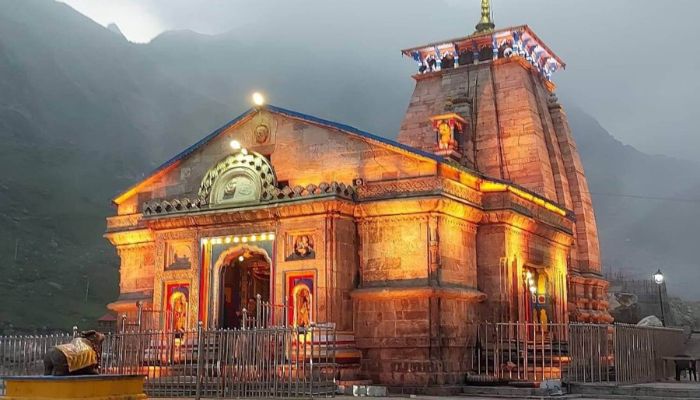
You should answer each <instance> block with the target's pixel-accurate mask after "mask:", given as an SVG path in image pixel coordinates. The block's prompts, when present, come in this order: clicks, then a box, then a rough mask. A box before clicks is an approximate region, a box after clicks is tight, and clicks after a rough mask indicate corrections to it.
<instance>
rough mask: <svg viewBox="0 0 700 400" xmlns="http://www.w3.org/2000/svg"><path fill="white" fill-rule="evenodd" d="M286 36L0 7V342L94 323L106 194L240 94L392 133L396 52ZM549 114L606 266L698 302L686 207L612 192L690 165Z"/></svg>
mask: <svg viewBox="0 0 700 400" xmlns="http://www.w3.org/2000/svg"><path fill="white" fill-rule="evenodd" d="M289 40H290V39H289V38H287V39H286V41H285V40H280V41H270V40H260V41H254V40H251V39H250V38H242V37H239V36H236V35H234V34H233V33H226V34H221V35H214V36H209V35H201V34H198V33H195V32H191V31H173V32H165V33H163V34H162V35H160V36H159V37H157V38H156V39H154V40H153V41H152V42H150V43H148V44H134V43H130V42H128V41H127V40H126V39H125V38H124V36H123V35H121V34H120V32H118V28H117V27H116V26H115V27H112V28H111V29H107V28H104V27H102V26H100V25H98V24H96V23H95V22H93V21H92V20H90V19H88V18H87V17H85V16H83V15H81V14H79V13H77V12H76V11H74V10H73V9H71V8H70V7H68V6H66V5H64V4H62V3H55V2H53V1H50V0H23V1H21V2H20V1H7V0H0V169H1V170H2V171H3V172H2V174H0V204H1V205H2V207H0V292H1V293H2V300H1V301H0V331H2V328H3V327H7V326H9V325H10V324H13V325H14V326H24V327H41V326H51V327H60V328H64V329H67V328H69V327H70V326H72V325H73V324H74V323H79V324H82V325H85V324H87V323H88V321H91V320H94V319H95V318H97V317H99V316H100V315H101V313H102V312H104V304H106V303H107V302H109V301H111V300H113V299H114V298H115V297H116V294H117V276H118V274H117V268H118V259H117V258H116V254H115V252H114V250H113V248H112V247H111V246H110V245H109V244H108V243H107V242H106V240H104V239H103V238H102V233H103V232H104V228H105V220H104V218H105V217H106V216H107V215H110V214H111V213H113V211H112V209H111V208H110V199H111V197H112V196H113V195H115V194H116V193H117V192H119V191H120V190H121V189H124V188H125V187H127V186H129V185H131V184H132V183H134V182H136V181H138V180H139V179H140V178H141V177H143V176H144V174H145V173H147V172H148V171H150V170H151V169H152V168H154V167H155V166H156V165H159V164H160V163H161V162H163V161H164V160H166V159H167V158H169V157H170V156H171V155H172V154H175V153H176V152H177V151H179V150H180V149H182V148H183V147H185V146H187V145H189V144H191V143H192V142H194V141H196V140H198V139H199V138H201V137H202V136H204V135H206V134H207V133H208V132H210V131H211V130H213V129H215V128H217V127H219V126H221V125H223V124H224V123H225V122H226V121H228V120H230V119H232V118H233V117H235V116H237V115H238V114H240V113H242V112H243V111H244V110H245V109H247V108H248V107H249V100H248V98H249V95H250V93H251V92H252V91H253V90H258V89H259V90H263V91H264V92H265V93H266V94H267V95H268V97H270V98H271V102H272V103H273V104H277V105H280V106H284V107H287V108H291V109H295V110H299V111H301V112H306V113H310V114H314V115H318V116H320V117H324V118H329V119H333V120H338V121H342V122H345V123H348V124H351V125H354V126H356V127H358V128H362V129H366V130H368V131H371V132H375V133H377V134H380V135H383V136H387V137H395V135H396V133H397V131H398V126H399V123H400V121H401V118H402V117H403V113H404V112H405V110H406V106H407V104H408V101H409V99H410V94H411V91H412V89H413V81H412V79H411V78H410V75H411V73H412V72H413V63H412V62H411V61H410V60H406V59H402V58H401V57H400V56H399V55H398V49H397V51H396V53H393V54H387V55H386V56H385V57H384V58H381V59H376V58H373V59H366V58H363V55H362V54H347V51H346V50H345V49H344V48H343V46H342V43H340V44H338V45H337V46H333V47H324V48H319V47H318V46H317V45H315V44H314V43H302V42H300V43H294V44H293V45H290V44H289ZM565 95H566V94H565V93H563V94H562V97H563V98H566V96H565ZM564 104H565V105H568V106H569V107H567V110H568V114H569V117H570V119H571V123H572V126H573V129H574V133H575V135H576V139H577V141H578V145H579V149H580V152H581V155H582V157H583V162H584V165H585V167H586V171H587V173H588V177H589V183H590V186H591V191H592V192H593V193H594V195H593V197H594V202H595V206H596V211H597V216H598V225H599V229H600V235H601V241H602V249H603V258H604V260H605V261H606V264H607V265H610V266H615V267H624V268H628V269H630V270H631V271H637V272H639V273H644V274H647V273H651V272H653V271H652V269H653V270H655V269H656V268H658V267H659V266H663V268H664V270H665V271H667V276H668V279H669V284H670V285H671V290H673V289H677V291H678V292H679V294H684V295H689V296H691V295H692V296H693V297H700V291H698V290H697V289H696V288H694V287H692V285H689V284H684V282H690V281H692V279H697V275H696V274H697V273H696V272H695V270H696V269H695V268H694V266H693V262H694V258H693V252H692V249H693V248H694V246H693V244H694V243H693V242H694V241H693V235H692V234H693V231H692V230H691V229H692V228H694V226H695V225H697V223H698V222H700V213H698V207H699V205H698V204H697V202H692V201H685V202H684V201H673V202H670V201H667V200H666V201H662V200H650V199H642V198H637V197H620V196H619V195H620V194H632V195H635V196H641V197H653V198H657V199H658V198H668V197H672V198H677V199H697V198H700V178H699V177H695V176H694V173H693V171H697V165H694V164H692V163H690V162H686V161H681V160H675V159H671V158H667V157H663V156H652V155H648V154H644V153H641V152H639V151H637V150H635V149H634V148H631V147H629V146H626V145H624V144H622V143H620V142H619V141H617V140H616V139H614V137H613V136H611V135H610V134H609V133H608V132H606V131H605V129H603V128H602V127H601V126H600V125H599V124H598V123H597V122H596V121H595V120H594V119H593V118H592V117H590V116H589V115H587V114H586V113H585V112H584V111H582V110H579V109H577V108H575V107H574V106H573V104H572V102H567V101H565V102H564ZM696 281H697V280H696ZM691 289H693V290H695V291H694V292H692V291H690V290H691ZM681 290H682V292H680V291H681Z"/></svg>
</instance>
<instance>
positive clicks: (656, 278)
mask: <svg viewBox="0 0 700 400" xmlns="http://www.w3.org/2000/svg"><path fill="white" fill-rule="evenodd" d="M654 282H656V284H657V285H658V286H659V306H660V307H661V325H662V326H666V318H664V300H663V297H661V285H662V284H663V283H664V274H662V273H661V270H660V269H659V270H658V271H656V273H655V274H654Z"/></svg>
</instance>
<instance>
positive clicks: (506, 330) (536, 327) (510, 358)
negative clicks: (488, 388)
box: [470, 322, 568, 381]
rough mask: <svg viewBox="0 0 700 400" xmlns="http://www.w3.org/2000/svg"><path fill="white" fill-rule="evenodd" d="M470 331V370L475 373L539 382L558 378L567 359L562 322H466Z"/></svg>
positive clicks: (512, 379) (503, 378) (497, 378)
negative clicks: (471, 337) (471, 342)
mask: <svg viewBox="0 0 700 400" xmlns="http://www.w3.org/2000/svg"><path fill="white" fill-rule="evenodd" d="M470 330H471V331H472V335H473V337H474V339H475V340H474V343H473V345H472V346H473V347H472V351H471V369H472V371H475V373H476V374H477V376H481V377H484V376H487V377H491V378H493V379H494V380H500V381H542V380H545V379H554V378H559V377H560V376H561V371H562V369H563V368H564V367H565V365H566V363H567V362H568V351H567V350H568V349H567V342H566V337H567V334H568V332H567V325H566V324H557V323H550V324H539V323H531V322H482V323H475V324H470ZM474 379H478V378H474Z"/></svg>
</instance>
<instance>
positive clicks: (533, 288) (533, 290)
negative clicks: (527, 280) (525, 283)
mask: <svg viewBox="0 0 700 400" xmlns="http://www.w3.org/2000/svg"><path fill="white" fill-rule="evenodd" d="M535 291H537V288H535V287H534V286H530V293H532V294H535Z"/></svg>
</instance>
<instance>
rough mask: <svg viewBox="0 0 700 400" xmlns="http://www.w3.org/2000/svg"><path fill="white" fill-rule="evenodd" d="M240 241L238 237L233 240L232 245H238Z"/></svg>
mask: <svg viewBox="0 0 700 400" xmlns="http://www.w3.org/2000/svg"><path fill="white" fill-rule="evenodd" d="M240 240H241V239H240V238H239V237H238V236H236V237H234V238H233V243H238V242H239V241H240Z"/></svg>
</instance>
